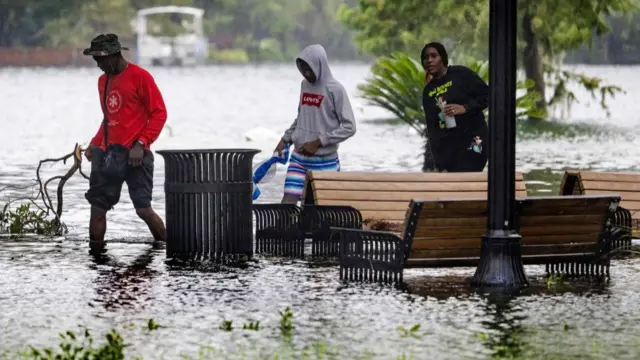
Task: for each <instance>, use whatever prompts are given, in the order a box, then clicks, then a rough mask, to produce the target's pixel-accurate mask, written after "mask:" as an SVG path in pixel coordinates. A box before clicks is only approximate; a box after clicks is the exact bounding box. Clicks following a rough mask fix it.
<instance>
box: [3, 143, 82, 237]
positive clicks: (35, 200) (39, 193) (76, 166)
mask: <svg viewBox="0 0 640 360" xmlns="http://www.w3.org/2000/svg"><path fill="white" fill-rule="evenodd" d="M84 151H85V149H83V148H82V147H80V146H79V145H78V144H77V143H76V145H75V147H74V149H73V151H72V152H70V153H68V154H66V155H64V156H61V157H58V158H50V159H43V160H40V161H39V162H38V167H37V168H36V179H35V184H31V185H26V186H15V185H9V186H5V187H3V188H1V189H0V192H2V191H6V190H26V189H28V188H29V187H31V188H33V192H34V193H35V195H31V196H19V197H17V198H15V199H9V200H8V201H7V203H6V204H5V205H4V208H3V210H2V213H0V215H2V214H6V213H7V211H8V210H9V206H10V205H11V204H13V203H16V202H18V201H20V202H28V203H30V204H33V205H34V206H35V207H37V208H38V209H39V210H40V211H42V212H43V213H44V216H49V215H51V214H53V216H54V217H55V219H54V224H55V226H56V227H57V229H56V231H57V232H59V231H60V230H62V229H63V228H64V229H66V227H65V225H64V224H62V222H61V221H60V218H61V217H62V209H63V190H64V185H65V184H66V182H67V181H68V180H69V179H70V178H71V177H72V176H73V175H74V174H75V173H76V172H79V173H80V175H81V176H82V177H83V178H84V179H86V180H89V177H88V176H87V175H85V173H84V172H83V171H82V154H83V153H84ZM71 158H73V165H72V166H71V168H70V169H69V170H68V171H67V172H66V173H65V174H64V175H56V176H54V177H52V178H50V179H47V180H46V181H44V182H43V181H42V176H41V175H40V170H41V168H42V165H43V164H44V163H55V162H60V161H62V162H63V163H64V164H66V163H67V160H69V159H71ZM55 180H59V182H58V186H57V190H56V195H57V196H56V200H57V201H56V206H55V207H54V204H53V201H51V197H50V196H49V189H48V186H49V184H50V183H51V182H53V181H55ZM40 202H41V203H42V204H44V207H43V206H42V204H39V203H40Z"/></svg>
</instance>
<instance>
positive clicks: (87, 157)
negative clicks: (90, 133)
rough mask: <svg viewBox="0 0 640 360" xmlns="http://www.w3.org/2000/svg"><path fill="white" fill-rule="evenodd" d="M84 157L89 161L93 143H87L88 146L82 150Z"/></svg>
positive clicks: (91, 155)
mask: <svg viewBox="0 0 640 360" xmlns="http://www.w3.org/2000/svg"><path fill="white" fill-rule="evenodd" d="M84 157H85V158H86V159H87V161H88V162H91V158H92V157H93V145H89V147H88V148H87V149H86V150H85V151H84Z"/></svg>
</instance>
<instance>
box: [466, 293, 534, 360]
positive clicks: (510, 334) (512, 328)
mask: <svg viewBox="0 0 640 360" xmlns="http://www.w3.org/2000/svg"><path fill="white" fill-rule="evenodd" d="M514 295H515V294H505V293H500V292H496V293H489V294H485V299H486V301H485V303H484V305H483V306H482V308H483V310H484V313H485V318H486V320H482V321H481V324H482V325H483V326H484V327H485V329H486V331H485V332H482V333H480V334H478V336H479V338H480V339H481V341H482V343H483V344H484V346H485V347H486V348H487V350H488V351H489V353H490V354H491V356H492V357H493V358H495V359H514V358H519V357H520V356H522V355H523V353H524V352H525V349H526V345H527V343H526V332H527V328H526V327H525V326H524V324H523V323H524V321H525V320H526V319H527V315H526V313H525V312H524V310H523V309H522V308H521V307H520V306H519V305H517V304H514V301H513V300H514Z"/></svg>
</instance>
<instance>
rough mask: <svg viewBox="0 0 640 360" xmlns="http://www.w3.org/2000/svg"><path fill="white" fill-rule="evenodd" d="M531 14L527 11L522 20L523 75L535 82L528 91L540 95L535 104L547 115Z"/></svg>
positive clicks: (538, 50) (542, 71) (542, 75)
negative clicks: (523, 44)
mask: <svg viewBox="0 0 640 360" xmlns="http://www.w3.org/2000/svg"><path fill="white" fill-rule="evenodd" d="M532 17H533V16H532V14H531V13H530V12H529V11H528V10H527V11H526V12H525V14H524V16H523V18H522V34H523V37H524V41H525V44H526V45H525V48H524V51H523V54H522V55H523V56H522V63H523V65H524V73H525V76H526V78H527V79H531V80H533V81H535V85H534V86H533V88H532V89H529V90H528V91H530V92H531V91H533V92H536V93H538V94H540V96H541V99H540V101H539V102H538V103H537V104H536V105H537V107H538V108H540V109H543V110H544V113H545V114H546V113H547V103H546V100H545V99H546V97H545V82H544V69H543V67H542V54H540V48H539V47H538V38H537V36H536V34H535V33H534V32H533V24H532V23H531V19H532ZM529 120H544V119H540V118H534V117H529Z"/></svg>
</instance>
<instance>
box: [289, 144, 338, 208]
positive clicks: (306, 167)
mask: <svg viewBox="0 0 640 360" xmlns="http://www.w3.org/2000/svg"><path fill="white" fill-rule="evenodd" d="M307 171H340V159H339V158H338V157H337V156H335V157H333V156H331V157H327V156H305V155H302V154H300V153H298V152H296V151H294V152H293V153H291V158H290V159H289V168H288V169H287V176H286V178H285V180H284V194H285V195H291V196H296V197H297V198H298V199H300V197H302V190H303V189H304V179H305V177H306V176H307Z"/></svg>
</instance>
